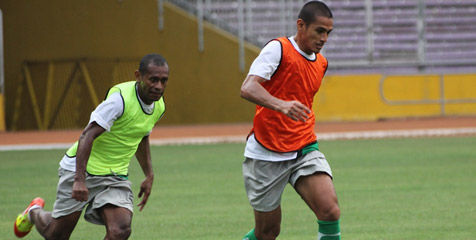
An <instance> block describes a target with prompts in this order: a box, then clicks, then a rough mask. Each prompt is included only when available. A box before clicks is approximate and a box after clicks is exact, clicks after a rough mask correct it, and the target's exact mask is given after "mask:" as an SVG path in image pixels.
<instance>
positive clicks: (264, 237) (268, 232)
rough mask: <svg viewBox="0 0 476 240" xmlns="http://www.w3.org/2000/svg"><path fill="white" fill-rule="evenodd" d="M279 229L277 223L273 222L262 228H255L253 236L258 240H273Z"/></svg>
mask: <svg viewBox="0 0 476 240" xmlns="http://www.w3.org/2000/svg"><path fill="white" fill-rule="evenodd" d="M280 231H281V226H280V225H279V224H273V225H270V226H268V227H265V228H262V229H255V236H256V238H257V239H259V240H274V239H276V238H277V237H278V235H279V232H280Z"/></svg>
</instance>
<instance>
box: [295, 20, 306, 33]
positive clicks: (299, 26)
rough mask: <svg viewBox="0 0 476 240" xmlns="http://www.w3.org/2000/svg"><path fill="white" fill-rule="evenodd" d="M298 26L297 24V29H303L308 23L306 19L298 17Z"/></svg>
mask: <svg viewBox="0 0 476 240" xmlns="http://www.w3.org/2000/svg"><path fill="white" fill-rule="evenodd" d="M296 26H297V30H298V31H299V30H302V29H303V28H304V26H306V23H304V21H303V20H302V19H300V18H298V20H297V21H296Z"/></svg>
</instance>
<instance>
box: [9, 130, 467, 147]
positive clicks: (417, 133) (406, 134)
mask: <svg viewBox="0 0 476 240" xmlns="http://www.w3.org/2000/svg"><path fill="white" fill-rule="evenodd" d="M454 135H476V127H472V128H434V129H412V130H379V131H354V132H335V133H318V134H317V137H318V140H319V141H326V140H352V139H379V138H411V137H444V136H454ZM245 140H246V136H244V135H234V136H210V137H184V138H162V139H150V144H151V145H154V146H164V145H185V144H213V143H244V142H245ZM71 145H72V143H45V144H18V145H3V146H0V151H7V150H33V149H68V148H69V147H70V146H71Z"/></svg>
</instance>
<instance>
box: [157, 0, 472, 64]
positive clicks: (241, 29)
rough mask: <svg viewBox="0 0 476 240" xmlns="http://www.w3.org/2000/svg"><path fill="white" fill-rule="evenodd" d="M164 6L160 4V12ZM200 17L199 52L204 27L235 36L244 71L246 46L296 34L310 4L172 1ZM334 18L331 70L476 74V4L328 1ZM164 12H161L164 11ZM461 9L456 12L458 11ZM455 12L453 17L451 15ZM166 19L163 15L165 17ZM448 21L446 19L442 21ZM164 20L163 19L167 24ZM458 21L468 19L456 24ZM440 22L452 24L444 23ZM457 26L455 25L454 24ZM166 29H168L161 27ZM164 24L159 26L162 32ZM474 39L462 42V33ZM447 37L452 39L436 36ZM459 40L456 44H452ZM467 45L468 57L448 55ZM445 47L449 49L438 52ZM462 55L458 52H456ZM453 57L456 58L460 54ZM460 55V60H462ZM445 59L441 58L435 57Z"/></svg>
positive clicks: (295, 0)
mask: <svg viewBox="0 0 476 240" xmlns="http://www.w3.org/2000/svg"><path fill="white" fill-rule="evenodd" d="M163 1H164V0H158V2H159V6H161V4H163V3H162V2H163ZM168 2H170V3H173V4H175V5H177V6H179V7H181V8H183V9H185V10H187V11H189V12H190V13H192V14H195V15H196V16H197V17H198V26H197V28H198V32H199V36H198V39H199V40H198V41H199V42H198V46H199V47H198V49H199V51H203V50H204V49H203V40H204V39H203V38H204V36H203V29H202V28H203V23H202V21H208V22H211V23H212V24H214V25H216V26H218V27H220V28H222V29H224V30H226V31H228V32H231V33H233V34H235V35H236V36H237V37H238V41H239V49H238V51H239V58H240V59H239V62H240V66H239V67H240V69H241V70H243V68H244V67H243V66H244V42H245V41H247V42H250V43H252V44H254V45H256V46H258V47H262V46H263V44H265V43H266V42H267V41H269V40H270V39H272V38H275V37H279V36H285V35H286V36H290V35H292V34H294V33H295V31H296V30H295V20H296V19H297V14H298V11H299V10H300V8H301V7H302V5H303V4H304V3H305V2H306V1H305V0H279V1H271V0H215V1H212V0H168ZM323 2H325V3H327V4H328V5H329V7H330V8H331V10H332V11H333V13H334V25H335V27H334V28H335V29H334V33H333V36H331V38H330V40H329V42H328V44H327V45H326V47H325V48H324V51H323V54H324V55H325V56H326V58H328V59H329V61H330V62H331V63H332V64H330V66H329V67H330V68H331V69H332V68H335V69H340V68H348V69H353V68H355V66H357V67H362V68H369V67H376V68H380V67H389V66H390V67H391V66H399V67H407V66H409V67H413V68H414V69H416V71H417V72H424V70H425V69H426V68H429V67H433V68H434V67H439V66H464V67H474V68H475V70H476V42H475V41H474V39H473V40H471V39H470V38H471V36H474V37H476V17H473V16H474V14H472V12H471V9H474V8H476V2H474V1H469V0H461V1H455V2H454V3H453V5H448V4H438V3H436V2H435V1H425V0H416V1H400V0H395V1H392V2H387V3H385V4H384V3H382V2H379V1H372V0H362V1H348V0H332V1H331V0H323ZM159 9H160V8H159ZM455 9H456V10H455ZM452 12H453V14H451V13H452ZM160 14H163V13H162V11H159V15H160ZM441 16H445V17H441ZM162 18H163V16H159V19H162ZM456 18H458V19H460V18H461V19H462V20H461V21H460V22H458V23H456V22H455V21H456ZM439 21H446V22H444V23H440V22H439ZM453 22H455V23H453ZM161 24H162V25H161ZM160 26H163V20H160V21H159V28H160ZM459 29H464V30H462V31H463V32H465V33H466V35H468V36H462V37H461V38H458V36H457V35H456V34H452V33H458V32H462V31H460V30H459ZM439 33H447V34H446V35H448V36H446V38H448V39H443V40H442V39H438V38H435V37H434V36H435V34H439ZM452 38H454V39H452ZM460 42H464V44H462V45H460V46H464V47H465V49H464V50H457V51H459V52H461V56H462V57H458V56H457V55H456V56H453V57H451V56H450V54H445V53H446V51H447V52H451V51H453V50H452V49H454V48H453V47H452V46H453V45H454V44H458V43H460ZM439 45H444V47H438V46H439ZM455 51H456V50H455ZM452 53H455V52H454V51H453V52H452ZM457 53H458V52H456V53H455V54H457ZM435 54H441V58H439V57H433V56H434V55H435ZM463 56H466V57H463Z"/></svg>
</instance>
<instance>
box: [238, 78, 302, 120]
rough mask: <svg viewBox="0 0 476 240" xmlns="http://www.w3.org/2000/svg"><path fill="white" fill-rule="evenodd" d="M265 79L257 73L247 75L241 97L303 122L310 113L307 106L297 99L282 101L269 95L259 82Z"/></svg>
mask: <svg viewBox="0 0 476 240" xmlns="http://www.w3.org/2000/svg"><path fill="white" fill-rule="evenodd" d="M264 81H266V79H264V78H262V77H260V76H257V75H248V76H247V77H246V79H245V81H244V82H243V85H242V86H241V97H242V98H244V99H246V100H248V101H250V102H252V103H254V104H258V105H260V106H263V107H266V108H269V109H272V110H275V111H278V112H281V113H284V114H285V115H286V116H288V117H289V118H291V119H293V120H295V121H303V122H305V121H306V120H307V119H308V118H309V116H308V114H309V113H311V110H309V108H308V107H306V106H305V105H304V104H302V103H300V102H299V101H284V100H281V99H279V98H276V97H274V96H273V95H271V94H270V93H269V92H268V91H267V90H266V89H265V88H264V87H263V86H262V85H261V83H262V82H264Z"/></svg>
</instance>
